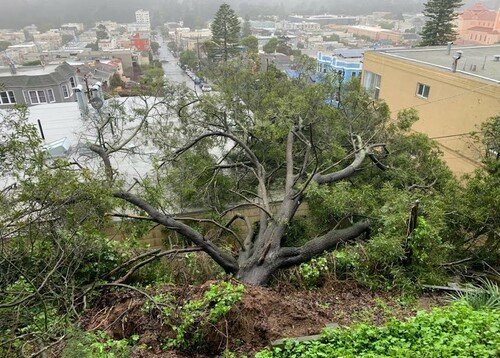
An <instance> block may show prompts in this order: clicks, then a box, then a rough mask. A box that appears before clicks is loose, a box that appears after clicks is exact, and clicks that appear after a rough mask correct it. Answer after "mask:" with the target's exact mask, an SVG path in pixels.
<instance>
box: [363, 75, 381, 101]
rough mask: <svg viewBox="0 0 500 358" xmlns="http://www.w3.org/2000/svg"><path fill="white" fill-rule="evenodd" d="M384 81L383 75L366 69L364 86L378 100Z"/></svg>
mask: <svg viewBox="0 0 500 358" xmlns="http://www.w3.org/2000/svg"><path fill="white" fill-rule="evenodd" d="M381 82H382V76H380V75H379V74H377V73H374V72H370V71H365V76H364V78H363V87H364V88H365V90H366V91H367V92H368V94H369V95H370V97H372V98H373V99H375V100H377V99H379V97H380V84H381Z"/></svg>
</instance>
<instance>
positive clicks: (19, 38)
mask: <svg viewBox="0 0 500 358" xmlns="http://www.w3.org/2000/svg"><path fill="white" fill-rule="evenodd" d="M0 41H7V42H10V43H11V44H13V45H16V44H20V43H23V42H24V41H26V36H25V35H24V32H23V31H12V30H0Z"/></svg>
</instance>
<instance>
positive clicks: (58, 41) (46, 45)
mask: <svg viewBox="0 0 500 358" xmlns="http://www.w3.org/2000/svg"><path fill="white" fill-rule="evenodd" d="M33 42H34V43H35V44H36V45H37V46H39V47H40V48H42V49H44V50H55V49H58V48H59V47H61V46H62V36H61V32H60V31H59V29H51V30H49V31H47V32H44V33H34V34H33Z"/></svg>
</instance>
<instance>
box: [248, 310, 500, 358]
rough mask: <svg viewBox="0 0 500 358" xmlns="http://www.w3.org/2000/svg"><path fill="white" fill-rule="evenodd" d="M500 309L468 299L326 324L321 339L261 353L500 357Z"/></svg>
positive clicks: (264, 357) (267, 356)
mask: <svg viewBox="0 0 500 358" xmlns="http://www.w3.org/2000/svg"><path fill="white" fill-rule="evenodd" d="M499 354H500V311H499V310H489V309H479V310H475V309H473V308H472V307H471V306H470V305H468V304H467V303H465V302H464V301H459V302H456V303H454V304H452V305H451V306H449V307H446V308H436V309H434V310H433V311H432V312H430V313H425V312H419V313H417V315H416V317H414V318H412V319H409V320H407V321H398V320H392V321H390V322H389V323H388V324H387V325H385V326H383V327H376V326H372V325H367V324H360V325H358V326H355V327H352V328H342V329H336V330H326V331H325V332H324V333H323V335H322V337H321V340H319V341H311V342H303V343H299V342H295V341H287V342H286V344H285V345H284V346H283V347H274V348H273V349H271V350H265V351H262V352H259V353H257V355H256V358H271V357H272V358H278V357H302V358H307V357H343V358H347V357H371V358H375V357H412V358H413V357H498V356H499Z"/></svg>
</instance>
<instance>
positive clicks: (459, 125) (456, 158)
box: [363, 51, 500, 175]
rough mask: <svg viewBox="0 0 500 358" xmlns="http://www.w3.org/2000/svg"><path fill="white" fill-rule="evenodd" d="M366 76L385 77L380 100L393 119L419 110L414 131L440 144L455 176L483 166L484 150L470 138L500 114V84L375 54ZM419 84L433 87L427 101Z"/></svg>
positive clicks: (365, 65)
mask: <svg viewBox="0 0 500 358" xmlns="http://www.w3.org/2000/svg"><path fill="white" fill-rule="evenodd" d="M366 71H370V72H372V73H375V74H378V75H380V76H381V82H380V99H383V100H385V101H386V102H387V104H388V105H389V107H390V109H391V112H392V116H393V117H396V115H397V113H398V111H400V110H402V109H405V108H415V109H417V110H418V112H419V116H420V120H419V121H418V122H417V123H415V125H414V126H413V129H414V130H415V131H418V132H422V133H426V134H427V135H429V137H431V138H433V139H436V141H437V142H438V143H439V144H440V146H441V148H442V149H443V152H444V154H445V156H444V159H445V160H446V161H447V163H448V165H449V166H450V168H451V169H452V170H453V172H454V173H455V174H457V175H461V174H464V173H469V172H471V171H473V170H474V169H475V168H477V167H478V166H479V165H480V161H479V159H480V155H481V154H483V151H482V149H481V148H477V147H476V146H475V145H474V144H473V142H472V140H471V139H470V136H469V133H470V132H472V131H477V130H478V126H479V125H480V124H481V123H482V122H483V121H484V120H485V119H487V118H489V117H492V116H494V115H498V114H499V113H500V86H499V85H498V84H497V83H494V82H493V81H488V80H483V79H481V78H478V77H473V76H470V75H465V74H462V73H459V72H457V73H453V72H451V71H446V70H444V69H439V68H436V67H432V66H429V65H424V64H419V63H415V62H411V61H408V60H404V59H400V58H394V57H392V56H389V55H386V54H384V53H380V52H373V51H370V52H366V53H365V55H364V61H363V76H365V75H366ZM419 83H421V84H425V85H428V86H430V91H429V96H428V98H422V97H419V96H417V86H418V84H419Z"/></svg>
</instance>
